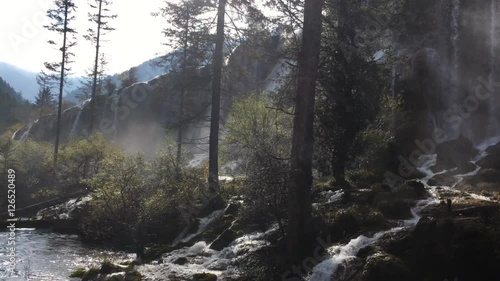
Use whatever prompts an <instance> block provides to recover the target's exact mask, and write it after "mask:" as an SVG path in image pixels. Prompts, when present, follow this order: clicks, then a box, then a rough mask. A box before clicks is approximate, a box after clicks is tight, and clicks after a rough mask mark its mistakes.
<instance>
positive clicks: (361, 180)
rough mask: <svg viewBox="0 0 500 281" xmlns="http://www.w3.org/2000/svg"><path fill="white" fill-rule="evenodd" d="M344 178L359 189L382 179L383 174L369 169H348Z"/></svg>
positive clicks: (370, 185) (366, 187)
mask: <svg viewBox="0 0 500 281" xmlns="http://www.w3.org/2000/svg"><path fill="white" fill-rule="evenodd" d="M346 178H347V181H349V182H350V183H351V184H352V185H353V186H355V187H357V188H359V189H368V188H371V187H372V186H373V185H374V184H376V183H381V182H383V181H384V178H383V175H381V174H378V173H376V172H375V171H370V170H356V171H349V172H347V175H346Z"/></svg>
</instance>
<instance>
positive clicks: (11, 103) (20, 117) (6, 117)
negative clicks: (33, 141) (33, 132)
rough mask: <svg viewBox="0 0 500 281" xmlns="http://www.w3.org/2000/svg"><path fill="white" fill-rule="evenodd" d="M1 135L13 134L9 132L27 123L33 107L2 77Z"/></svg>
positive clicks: (0, 95) (0, 91)
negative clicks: (13, 127)
mask: <svg viewBox="0 0 500 281" xmlns="http://www.w3.org/2000/svg"><path fill="white" fill-rule="evenodd" d="M0 100H1V101H2V102H0V135H3V134H8V137H11V136H12V133H14V132H15V130H14V132H7V131H9V129H10V128H12V126H13V125H15V124H18V123H24V122H27V121H28V120H29V118H30V115H31V109H32V106H31V104H29V103H28V102H27V101H25V100H23V98H22V96H21V95H20V94H19V93H17V92H16V91H15V90H14V88H12V87H11V86H10V85H9V84H8V83H7V82H6V81H4V80H3V79H2V77H0Z"/></svg>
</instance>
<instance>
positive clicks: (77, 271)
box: [69, 267, 87, 278]
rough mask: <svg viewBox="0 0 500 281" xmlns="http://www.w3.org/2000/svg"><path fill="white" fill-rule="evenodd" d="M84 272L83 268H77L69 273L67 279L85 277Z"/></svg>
mask: <svg viewBox="0 0 500 281" xmlns="http://www.w3.org/2000/svg"><path fill="white" fill-rule="evenodd" d="M86 272H87V270H86V269H85V268H83V267H77V268H75V269H74V270H73V271H72V272H71V274H70V275H69V277H75V278H83V276H85V273H86Z"/></svg>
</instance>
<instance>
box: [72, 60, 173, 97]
mask: <svg viewBox="0 0 500 281" xmlns="http://www.w3.org/2000/svg"><path fill="white" fill-rule="evenodd" d="M159 61H160V58H153V59H150V60H148V61H145V62H143V63H141V64H140V65H138V66H135V67H133V68H136V69H137V80H138V82H146V81H149V80H151V79H153V78H155V77H156V76H158V75H162V74H165V73H167V72H168V70H169V69H168V67H157V66H156V64H157V63H158V62H159ZM129 71H130V69H129V70H127V71H124V72H122V73H115V74H113V75H108V76H107V77H106V78H110V79H111V81H113V83H115V84H116V85H117V86H118V88H120V87H121V80H120V76H122V75H126V74H127V73H128V72H129ZM81 86H82V83H81V82H75V87H74V88H75V89H74V90H73V91H71V92H70V93H69V94H68V95H67V96H66V97H65V99H66V100H68V101H71V102H78V100H77V99H76V96H77V95H78V94H79V93H80V92H81V90H80V89H78V88H79V87H81Z"/></svg>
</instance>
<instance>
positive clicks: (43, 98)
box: [35, 85, 57, 118]
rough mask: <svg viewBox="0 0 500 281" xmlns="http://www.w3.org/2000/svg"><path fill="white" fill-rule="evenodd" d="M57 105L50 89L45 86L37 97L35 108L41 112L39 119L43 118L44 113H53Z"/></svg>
mask: <svg viewBox="0 0 500 281" xmlns="http://www.w3.org/2000/svg"><path fill="white" fill-rule="evenodd" d="M56 104H57V102H56V100H55V99H54V96H53V95H52V92H51V91H50V88H49V87H48V86H46V85H44V86H43V87H42V88H40V91H39V92H38V96H36V97H35V108H36V109H37V110H38V111H39V115H38V118H40V117H42V116H43V115H44V113H45V114H47V113H48V114H50V113H53V111H54V109H55V107H56Z"/></svg>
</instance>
